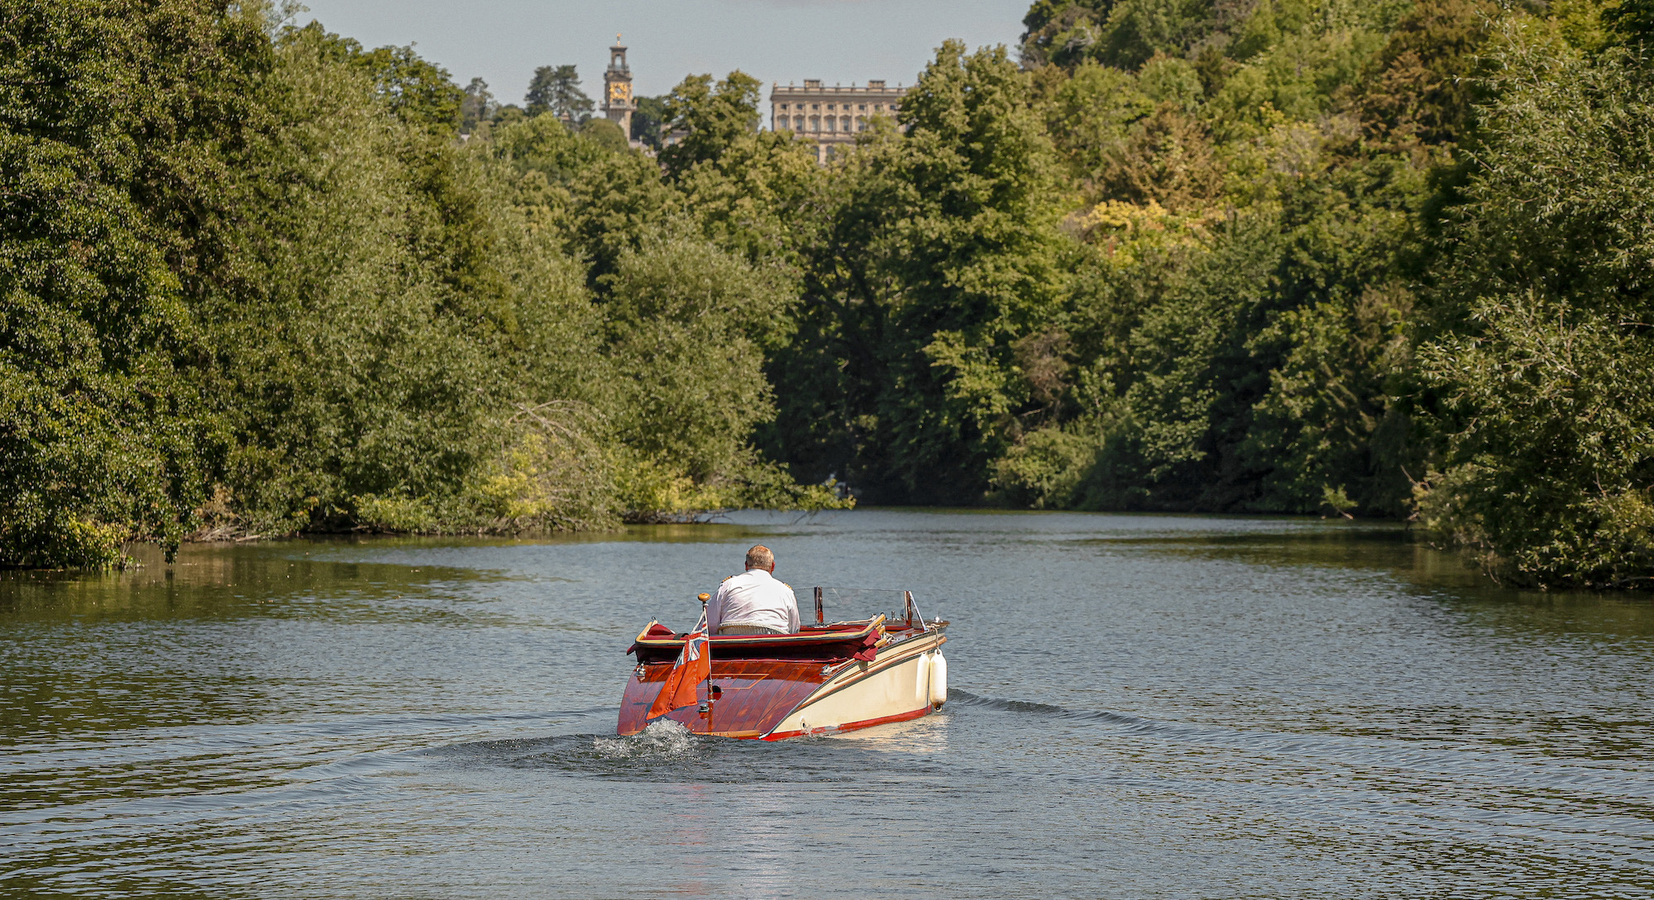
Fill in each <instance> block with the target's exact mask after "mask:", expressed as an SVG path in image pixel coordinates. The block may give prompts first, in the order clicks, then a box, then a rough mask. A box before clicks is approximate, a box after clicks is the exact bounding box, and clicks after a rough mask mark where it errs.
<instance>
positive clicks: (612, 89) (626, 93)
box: [603, 34, 637, 141]
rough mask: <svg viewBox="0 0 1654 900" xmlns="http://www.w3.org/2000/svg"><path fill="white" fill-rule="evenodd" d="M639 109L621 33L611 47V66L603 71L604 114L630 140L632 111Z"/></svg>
mask: <svg viewBox="0 0 1654 900" xmlns="http://www.w3.org/2000/svg"><path fill="white" fill-rule="evenodd" d="M636 111H637V100H636V99H634V98H633V97H632V69H631V67H630V66H628V65H626V48H625V47H623V46H621V44H620V35H618V34H617V35H615V43H614V46H613V47H610V48H609V68H608V70H607V71H605V72H604V73H603V115H605V116H607V117H608V118H609V121H611V122H613V123H615V124H616V125H619V126H620V130H621V132H622V133H623V134H625V135H626V139H627V140H628V141H629V140H631V139H632V113H633V112H636Z"/></svg>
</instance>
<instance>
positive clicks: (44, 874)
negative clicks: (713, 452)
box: [0, 510, 1654, 897]
mask: <svg viewBox="0 0 1654 900" xmlns="http://www.w3.org/2000/svg"><path fill="white" fill-rule="evenodd" d="M759 540H762V541H763V542H765V543H767V544H769V545H770V546H772V547H774V548H775V549H776V551H777V553H778V557H779V565H778V568H777V575H778V576H779V577H782V578H784V579H785V580H787V581H789V582H791V583H792V584H793V585H794V587H796V588H799V589H800V591H801V593H802V594H804V595H805V596H808V593H807V592H808V588H809V587H810V586H813V585H831V586H843V587H865V588H898V589H899V588H910V589H912V590H913V591H914V592H915V594H916V596H917V597H918V599H919V602H920V604H921V607H922V608H923V610H924V611H925V613H926V615H939V616H942V617H944V618H947V619H949V620H951V621H952V622H953V625H952V628H951V630H950V635H951V637H952V641H951V642H950V644H949V652H948V656H949V659H950V661H951V666H950V680H951V681H952V682H953V686H954V687H953V696H952V700H951V701H950V703H949V705H948V706H947V707H946V708H945V709H944V710H943V711H942V712H941V713H938V714H936V715H933V716H929V717H926V718H924V719H920V720H917V721H913V722H908V723H902V724H900V725H895V726H888V727H884V728H878V729H871V730H868V731H865V732H860V733H855V734H851V735H844V736H839V737H834V738H811V739H804V740H799V741H792V742H785V743H781V744H761V743H756V742H741V741H729V740H724V739H718V738H705V737H698V736H693V735H690V734H688V733H686V732H684V731H683V730H682V729H681V728H679V727H677V726H674V725H671V724H663V725H658V726H655V727H652V728H651V729H649V730H647V731H645V732H644V733H642V734H639V735H633V736H628V737H617V736H614V734H613V730H614V719H615V715H616V708H617V703H618V699H619V695H620V691H621V687H622V684H623V682H624V680H625V677H626V674H627V672H628V671H629V670H630V659H629V658H628V657H626V656H625V655H624V653H623V651H624V649H625V647H626V645H627V644H628V643H629V642H630V639H631V637H632V635H634V634H635V633H636V632H637V630H638V629H639V627H641V626H642V624H643V623H644V622H646V621H648V620H649V619H650V618H651V617H657V618H659V619H660V620H661V621H663V622H666V623H667V624H669V625H678V626H680V627H681V626H684V625H687V624H689V623H690V621H691V620H692V619H693V618H694V615H695V614H696V613H698V611H699V604H698V603H696V602H695V601H694V596H695V594H696V593H697V592H699V591H701V590H708V589H710V588H711V587H712V586H714V585H716V584H717V582H718V580H719V579H720V578H722V577H723V576H725V575H728V574H730V573H731V572H732V571H733V570H735V569H736V568H738V566H739V565H740V558H741V553H742V552H743V551H744V550H745V548H746V547H747V546H748V545H750V544H751V543H754V542H756V541H759ZM146 562H147V563H148V564H147V565H146V566H145V567H144V568H141V569H138V570H135V571H132V572H127V573H119V574H111V575H97V576H79V575H63V574H38V573H0V860H4V864H3V865H0V894H6V895H12V896H39V895H51V894H72V895H79V896H107V897H114V896H132V895H156V894H167V895H176V896H202V897H208V896H211V897H226V896H228V897H236V896H249V897H252V896H270V895H284V896H328V897H384V896H431V897H520V896H533V897H543V896H560V897H594V896H601V897H656V896H663V895H681V894H689V895H726V894H735V895H739V896H754V897H769V896H777V897H780V896H792V897H826V896H835V895H845V896H851V895H853V896H865V895H869V894H873V895H903V896H907V895H915V894H917V895H921V896H923V895H939V896H956V897H1003V896H1011V895H1039V896H1052V897H1099V896H1102V897H1189V896H1213V897H1218V896H1222V897H1229V896H1267V897H1364V896H1370V897H1392V896H1405V895H1428V896H1432V897H1436V896H1440V897H1460V896H1462V897H1487V896H1513V897H1540V896H1569V897H1630V896H1646V895H1647V881H1648V873H1649V872H1650V871H1654V765H1651V763H1654V753H1651V747H1654V741H1651V738H1654V712H1650V709H1651V706H1650V700H1651V699H1654V696H1651V695H1654V687H1651V685H1650V677H1649V674H1648V673H1649V672H1650V671H1651V665H1650V664H1651V663H1654V605H1651V604H1650V603H1649V602H1648V601H1645V600H1642V599H1640V598H1636V597H1628V596H1607V595H1594V594H1539V593H1524V592H1517V591H1511V590H1506V589H1501V588H1498V587H1496V586H1493V585H1490V584H1488V583H1486V582H1485V581H1483V580H1481V579H1480V578H1479V576H1477V575H1476V573H1474V572H1473V571H1470V570H1468V569H1466V568H1465V567H1464V566H1463V564H1462V563H1460V562H1459V560H1457V559H1456V558H1454V557H1450V556H1444V555H1441V554H1436V553H1432V552H1430V551H1428V550H1426V549H1423V548H1420V547H1418V546H1416V545H1415V544H1413V543H1411V542H1410V541H1409V540H1407V538H1406V535H1405V534H1404V533H1403V532H1401V531H1400V530H1399V529H1396V528H1391V527H1375V526H1369V525H1363V524H1360V523H1345V522H1337V523H1329V522H1319V521H1314V520H1258V519H1241V518H1214V517H1183V516H1102V515H1071V514H1004V513H999V514H989V513H938V512H921V511H898V510H890V511H870V510H859V511H854V512H849V513H831V514H823V515H818V516H813V517H797V516H761V515H753V516H740V517H735V521H732V522H727V523H723V524H718V525H713V526H655V527H650V528H637V529H631V530H629V531H627V532H625V533H621V534H610V535H582V536H577V537H570V538H563V539H557V540H546V541H500V540H423V539H420V540H413V539H410V540H373V541H343V540H341V541H304V542H287V543H272V544H261V545H250V546H219V547H190V548H186V550H185V552H184V553H183V555H182V557H181V559H180V561H179V564H178V565H176V566H174V567H172V568H171V569H170V570H169V569H168V568H167V567H165V566H164V565H161V562H160V560H159V559H157V558H149V559H146Z"/></svg>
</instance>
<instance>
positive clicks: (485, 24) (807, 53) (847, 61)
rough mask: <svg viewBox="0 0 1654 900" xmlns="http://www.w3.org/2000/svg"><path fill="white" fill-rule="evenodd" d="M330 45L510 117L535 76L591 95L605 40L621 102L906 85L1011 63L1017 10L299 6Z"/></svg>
mask: <svg viewBox="0 0 1654 900" xmlns="http://www.w3.org/2000/svg"><path fill="white" fill-rule="evenodd" d="M301 2H302V3H303V4H304V6H305V7H307V8H308V11H307V12H303V13H300V14H299V16H298V22H299V23H301V24H302V23H304V22H308V21H310V20H311V19H315V20H317V21H319V22H321V23H322V25H323V26H325V27H326V28H327V30H329V31H333V32H337V33H339V34H342V35H345V36H346V37H352V38H355V39H356V40H358V41H361V42H362V45H363V46H365V47H370V48H371V47H381V46H384V45H386V44H395V45H406V44H413V45H414V50H415V51H416V52H417V53H418V54H419V55H420V56H422V57H424V58H425V59H427V60H430V61H431V62H434V63H436V64H437V65H440V66H442V67H443V68H445V69H447V70H448V73H449V74H450V75H452V76H453V78H454V81H455V82H457V83H458V84H459V85H460V86H462V87H463V86H464V85H465V84H467V83H468V82H470V80H471V79H472V78H473V77H481V78H482V79H483V80H484V81H487V82H488V86H489V90H490V91H492V92H493V94H494V97H495V99H497V100H499V101H500V102H501V103H518V104H521V103H522V97H523V92H524V91H526V90H527V89H528V81H529V78H530V77H531V76H532V75H533V74H534V69H535V68H536V67H538V66H545V65H563V64H568V63H572V64H574V65H575V66H576V67H577V69H578V71H579V73H580V79H581V86H582V88H583V89H584V90H585V92H586V93H587V94H588V95H590V96H591V97H592V98H593V99H596V98H597V97H598V96H599V94H600V93H601V88H602V84H603V70H604V68H606V67H607V66H608V47H609V45H610V44H612V43H614V39H615V33H616V32H619V33H621V34H622V35H623V37H622V39H621V42H622V43H623V44H625V45H626V46H627V47H629V48H630V49H629V50H628V51H627V62H628V63H629V64H630V65H631V69H632V79H633V92H634V93H635V94H636V95H638V96H653V95H659V94H664V93H666V92H668V91H670V90H671V89H672V88H673V86H675V85H676V84H677V83H678V82H679V81H682V80H683V78H684V76H685V75H691V74H701V73H710V74H712V75H714V76H716V77H723V76H724V75H726V74H728V73H729V72H730V71H732V70H734V69H740V70H741V71H743V72H746V73H747V74H748V75H752V76H753V77H755V78H758V79H759V80H760V81H762V82H763V83H764V85H765V88H764V102H765V104H766V106H767V104H768V102H769V87H768V86H769V85H770V84H771V83H772V82H780V83H781V84H783V85H784V84H786V83H788V82H789V81H791V82H796V83H802V82H803V80H804V79H806V78H820V79H821V80H822V81H823V82H825V83H826V84H845V85H849V84H851V83H855V84H865V83H867V81H868V79H878V78H882V79H884V80H886V81H888V82H889V83H890V84H892V85H895V84H897V83H898V82H900V83H901V84H904V85H906V84H912V83H913V81H914V79H915V77H916V76H917V75H918V74H919V72H920V71H921V70H922V69H923V68H924V66H925V63H926V62H928V61H929V60H930V59H931V58H932V57H933V56H934V51H935V49H936V47H937V46H938V45H940V44H941V43H942V41H943V40H945V39H947V38H959V39H960V40H963V41H964V42H965V44H966V46H968V47H970V48H972V49H975V48H976V47H980V46H991V45H994V44H1005V45H1006V46H1007V47H1008V48H1011V49H1012V52H1013V58H1015V56H1014V54H1015V46H1016V43H1017V38H1018V37H1019V36H1020V35H1021V33H1022V17H1023V15H1024V14H1025V13H1027V11H1028V6H1029V3H1030V0H584V2H579V0H301Z"/></svg>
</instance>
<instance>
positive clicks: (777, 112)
mask: <svg viewBox="0 0 1654 900" xmlns="http://www.w3.org/2000/svg"><path fill="white" fill-rule="evenodd" d="M907 90H908V89H907V88H904V87H900V86H898V87H885V86H884V82H882V81H869V82H868V83H867V87H856V86H855V85H851V86H850V87H838V86H836V85H835V86H833V87H822V86H821V80H820V79H817V78H806V79H804V86H803V87H801V88H800V87H793V86H792V84H790V83H789V84H788V85H787V86H786V87H781V86H780V85H771V86H770V127H771V128H773V129H775V130H776V131H791V132H793V133H794V134H796V135H798V136H799V137H801V138H803V139H805V140H807V141H810V142H812V143H814V144H815V145H816V158H817V159H818V160H820V161H822V162H826V161H827V160H829V159H832V158H833V156H834V154H835V153H836V152H837V151H838V149H839V148H841V147H844V146H846V145H853V144H855V142H856V133H857V132H859V131H866V130H867V123H868V120H869V119H871V118H873V117H874V116H887V117H889V118H891V119H895V118H896V109H897V107H899V106H900V105H901V102H902V95H904V94H906V93H907Z"/></svg>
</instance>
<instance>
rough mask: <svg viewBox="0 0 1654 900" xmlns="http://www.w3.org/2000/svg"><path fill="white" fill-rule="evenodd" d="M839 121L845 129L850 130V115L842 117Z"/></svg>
mask: <svg viewBox="0 0 1654 900" xmlns="http://www.w3.org/2000/svg"><path fill="white" fill-rule="evenodd" d="M839 123H840V124H842V125H843V126H844V130H845V131H849V130H850V117H849V116H845V117H844V118H842V119H840V120H839Z"/></svg>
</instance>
